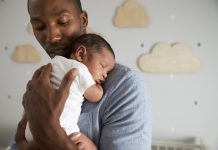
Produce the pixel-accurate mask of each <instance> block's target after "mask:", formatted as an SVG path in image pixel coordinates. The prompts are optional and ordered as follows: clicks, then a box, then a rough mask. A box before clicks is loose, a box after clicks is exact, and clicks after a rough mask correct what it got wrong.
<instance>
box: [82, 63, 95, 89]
mask: <svg viewBox="0 0 218 150" xmlns="http://www.w3.org/2000/svg"><path fill="white" fill-rule="evenodd" d="M78 79H79V85H80V86H79V90H80V91H81V93H85V91H86V89H87V88H89V87H90V86H92V85H94V84H95V81H94V80H93V78H92V75H91V73H90V72H89V70H88V68H87V67H86V66H83V67H80V68H79V76H78Z"/></svg>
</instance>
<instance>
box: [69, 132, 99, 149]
mask: <svg viewBox="0 0 218 150" xmlns="http://www.w3.org/2000/svg"><path fill="white" fill-rule="evenodd" d="M70 139H71V141H72V142H73V143H74V144H75V145H76V146H77V148H78V149H79V150H97V147H96V146H95V144H94V143H93V142H92V141H91V140H90V139H89V138H88V137H87V136H85V135H84V134H83V133H81V132H78V133H75V134H72V135H70Z"/></svg>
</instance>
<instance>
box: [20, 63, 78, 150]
mask: <svg viewBox="0 0 218 150" xmlns="http://www.w3.org/2000/svg"><path fill="white" fill-rule="evenodd" d="M51 69H52V66H51V64H48V65H46V66H43V67H41V68H39V69H38V70H37V71H36V72H35V73H34V75H33V77H32V80H30V81H29V82H28V84H27V89H26V92H25V94H24V96H23V106H24V109H25V112H26V116H27V120H28V122H29V127H30V131H31V133H32V135H33V138H34V140H35V141H36V142H37V144H39V145H41V146H42V147H41V148H42V149H62V148H63V146H64V145H65V149H68V148H69V147H72V144H69V143H70V139H69V138H68V137H67V135H66V133H65V131H64V130H63V129H62V128H61V126H60V123H59V118H60V115H61V113H62V111H63V108H64V105H65V102H66V100H67V97H68V96H69V89H70V86H71V83H72V82H73V80H74V78H75V77H76V75H77V74H78V70H77V69H72V70H70V71H69V72H68V73H67V74H66V75H65V77H64V79H63V80H62V83H61V85H60V88H59V89H58V90H55V89H53V88H52V86H51V83H50V72H51ZM57 145H60V146H62V147H58V146H57ZM52 146H53V147H52Z"/></svg>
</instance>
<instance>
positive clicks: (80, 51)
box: [75, 45, 87, 62]
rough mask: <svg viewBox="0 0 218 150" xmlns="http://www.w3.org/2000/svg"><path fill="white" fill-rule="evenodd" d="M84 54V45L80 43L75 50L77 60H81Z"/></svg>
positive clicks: (85, 51) (85, 52)
mask: <svg viewBox="0 0 218 150" xmlns="http://www.w3.org/2000/svg"><path fill="white" fill-rule="evenodd" d="M86 54H87V50H86V47H85V46H83V45H80V46H79V47H78V48H77V50H76V54H75V58H76V60H77V61H79V62H82V61H83V59H84V56H85V55H86Z"/></svg>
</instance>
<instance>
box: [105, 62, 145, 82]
mask: <svg viewBox="0 0 218 150" xmlns="http://www.w3.org/2000/svg"><path fill="white" fill-rule="evenodd" d="M141 79H142V76H141V73H140V72H139V71H137V70H135V69H132V68H129V67H127V66H125V65H122V64H119V63H116V65H115V67H114V69H113V71H112V72H111V73H110V74H109V76H108V79H107V82H108V83H110V84H111V83H112V82H113V83H121V82H122V83H123V82H124V83H125V82H126V81H127V80H129V81H136V80H141Z"/></svg>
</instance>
